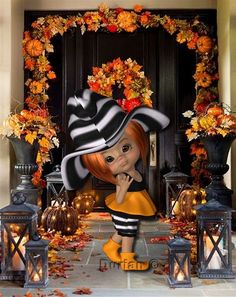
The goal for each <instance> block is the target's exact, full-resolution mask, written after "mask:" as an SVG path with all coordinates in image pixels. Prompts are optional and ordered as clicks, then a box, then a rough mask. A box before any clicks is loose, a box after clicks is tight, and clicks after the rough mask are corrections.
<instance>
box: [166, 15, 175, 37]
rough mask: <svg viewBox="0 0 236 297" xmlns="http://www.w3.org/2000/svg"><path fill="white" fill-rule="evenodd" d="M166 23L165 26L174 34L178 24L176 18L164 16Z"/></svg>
mask: <svg viewBox="0 0 236 297" xmlns="http://www.w3.org/2000/svg"><path fill="white" fill-rule="evenodd" d="M164 18H165V19H164V21H165V22H164V24H163V27H164V28H165V29H166V30H167V31H168V32H169V33H170V34H173V33H174V32H175V31H176V30H177V25H176V22H175V20H172V19H171V18H170V17H167V16H165V17H164Z"/></svg>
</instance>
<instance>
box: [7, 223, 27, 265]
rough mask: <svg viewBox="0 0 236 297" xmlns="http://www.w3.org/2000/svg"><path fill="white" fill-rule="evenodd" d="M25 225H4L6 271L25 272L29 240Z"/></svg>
mask: <svg viewBox="0 0 236 297" xmlns="http://www.w3.org/2000/svg"><path fill="white" fill-rule="evenodd" d="M27 229H28V228H27V225H25V224H12V223H5V224H4V235H3V240H4V252H3V255H4V258H5V259H4V260H5V267H6V270H14V271H22V270H25V264H24V262H23V259H25V246H24V244H25V243H26V242H27V241H28V240H29V236H28V234H27Z"/></svg>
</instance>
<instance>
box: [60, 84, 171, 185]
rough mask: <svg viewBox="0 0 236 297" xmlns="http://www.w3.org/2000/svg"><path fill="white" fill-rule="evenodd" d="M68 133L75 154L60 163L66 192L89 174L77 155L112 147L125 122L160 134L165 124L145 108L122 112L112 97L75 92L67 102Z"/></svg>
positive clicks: (158, 116) (160, 116) (86, 91)
mask: <svg viewBox="0 0 236 297" xmlns="http://www.w3.org/2000/svg"><path fill="white" fill-rule="evenodd" d="M67 109H68V113H69V122H68V131H69V133H70V136H71V138H72V140H73V142H74V145H75V151H74V152H73V153H70V154H68V155H66V156H65V157H64V159H63V160H62V164H61V173H62V179H63V183H64V185H65V188H66V189H67V190H74V189H78V188H80V187H81V184H82V181H83V180H84V179H85V178H86V176H87V175H88V173H89V171H88V169H87V168H86V167H85V166H84V165H83V163H82V160H81V155H84V154H89V153H94V152H100V151H103V150H107V149H109V148H111V147H112V146H113V145H115V144H116V143H117V142H118V141H119V139H120V138H121V136H122V135H123V133H124V130H125V128H126V127H127V125H128V124H129V122H130V121H131V120H132V121H136V122H137V123H138V124H139V125H140V126H141V127H142V128H143V130H144V131H145V132H147V131H151V130H156V131H161V130H163V129H164V128H166V127H167V126H168V124H169V119H168V117H167V116H165V115H164V114H163V113H161V112H159V111H157V110H155V109H153V108H149V107H146V106H138V107H136V108H134V109H133V110H132V111H131V112H129V113H125V112H124V111H123V110H122V108H121V107H120V106H119V105H118V103H117V102H116V101H115V100H114V99H112V98H106V97H103V96H101V95H99V94H97V93H94V92H92V91H91V90H88V89H85V90H79V91H77V92H76V93H75V95H74V97H70V98H69V100H68V103H67Z"/></svg>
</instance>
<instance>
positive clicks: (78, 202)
mask: <svg viewBox="0 0 236 297" xmlns="http://www.w3.org/2000/svg"><path fill="white" fill-rule="evenodd" d="M94 204H95V199H94V196H93V195H91V194H88V193H80V194H79V195H78V196H76V197H75V198H74V200H73V202H72V206H73V207H74V208H75V209H77V210H78V212H79V213H80V214H89V213H90V212H91V211H93V206H94Z"/></svg>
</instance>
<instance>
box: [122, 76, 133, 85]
mask: <svg viewBox="0 0 236 297" xmlns="http://www.w3.org/2000/svg"><path fill="white" fill-rule="evenodd" d="M132 81H133V77H132V76H131V75H127V76H126V77H125V79H124V84H125V85H130V84H131V83H132Z"/></svg>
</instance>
